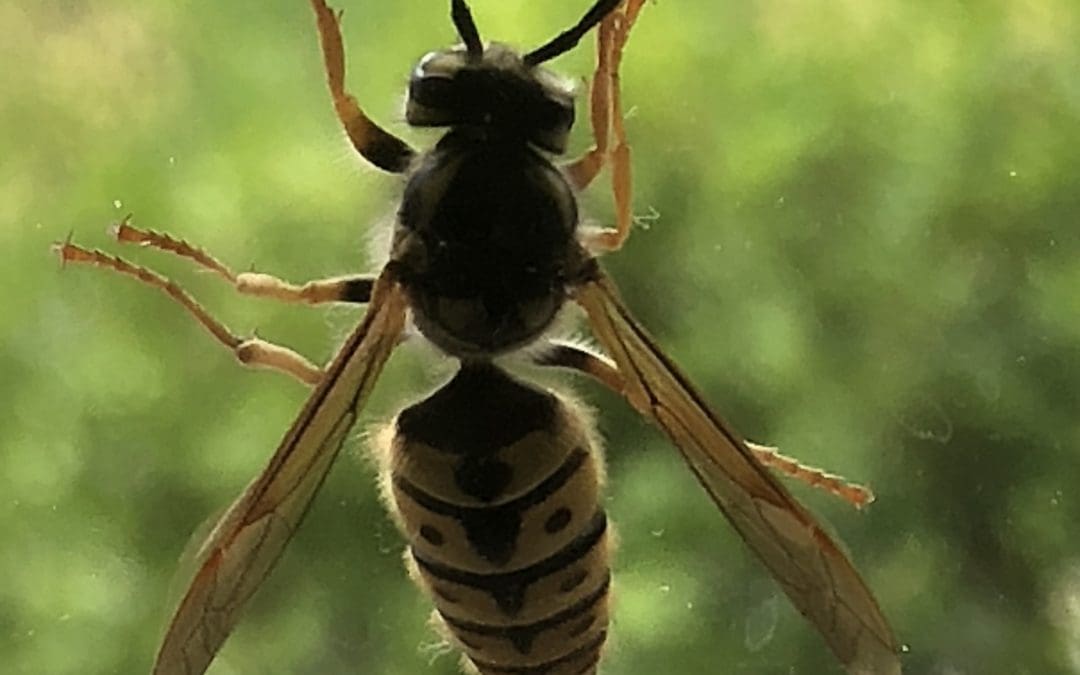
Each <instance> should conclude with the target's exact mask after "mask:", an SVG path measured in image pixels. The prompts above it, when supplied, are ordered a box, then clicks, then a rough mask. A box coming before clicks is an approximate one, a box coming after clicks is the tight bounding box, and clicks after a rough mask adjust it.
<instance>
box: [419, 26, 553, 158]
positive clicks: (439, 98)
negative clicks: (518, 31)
mask: <svg viewBox="0 0 1080 675" xmlns="http://www.w3.org/2000/svg"><path fill="white" fill-rule="evenodd" d="M405 117H406V119H407V120H408V121H409V124H412V125H413V126H421V127H441V126H449V127H454V126H473V127H478V128H481V129H484V130H485V131H486V133H488V134H492V135H496V136H506V137H510V138H516V139H519V140H523V141H527V142H529V143H533V144H535V145H536V146H538V147H540V148H542V149H543V150H546V151H548V152H554V153H562V152H563V151H565V149H566V140H567V136H568V134H569V133H570V127H571V126H572V125H573V124H574V101H573V91H572V89H571V87H570V86H569V85H568V84H567V83H566V82H563V81H562V80H560V79H559V78H557V77H556V76H554V75H553V74H551V73H550V72H548V71H546V70H544V69H543V68H540V67H535V66H528V65H526V64H525V63H524V62H523V61H522V59H521V56H520V55H519V54H518V53H517V52H516V51H514V50H513V49H510V48H509V47H507V46H505V45H501V44H498V43H493V44H490V45H488V46H487V48H486V49H484V51H483V53H482V54H481V55H479V56H475V57H474V56H472V55H470V54H469V52H468V51H467V50H466V48H465V47H464V46H460V47H455V48H451V49H447V50H443V51H438V52H431V53H429V54H427V55H425V56H424V57H423V58H422V59H420V63H419V64H418V65H417V66H416V69H415V70H414V71H413V74H412V77H411V78H410V81H409V97H408V102H407V105H406V109H405Z"/></svg>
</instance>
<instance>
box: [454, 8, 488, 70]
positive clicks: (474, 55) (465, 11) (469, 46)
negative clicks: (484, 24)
mask: <svg viewBox="0 0 1080 675" xmlns="http://www.w3.org/2000/svg"><path fill="white" fill-rule="evenodd" d="M450 18H451V19H453V20H454V27H455V28H457V32H458V35H460V36H461V41H462V42H464V43H465V49H466V50H467V51H468V52H469V60H470V61H477V60H479V59H480V56H481V55H483V53H484V45H482V44H481V43H480V32H479V31H478V30H476V22H475V21H473V18H472V12H470V11H469V6H468V5H466V4H465V0H452V1H451V3H450Z"/></svg>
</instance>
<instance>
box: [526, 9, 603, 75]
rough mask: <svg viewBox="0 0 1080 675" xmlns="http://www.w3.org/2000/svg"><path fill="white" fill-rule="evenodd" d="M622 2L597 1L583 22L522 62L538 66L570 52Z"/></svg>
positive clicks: (531, 53) (530, 53)
mask: <svg viewBox="0 0 1080 675" xmlns="http://www.w3.org/2000/svg"><path fill="white" fill-rule="evenodd" d="M620 2H622V0H596V4H594V5H593V6H592V7H590V8H589V11H587V12H585V16H583V17H581V21H578V22H577V24H576V25H575V26H574V27H573V28H570V29H567V30H564V31H563V32H561V33H559V34H558V35H556V36H555V37H554V38H553V39H552V40H551V41H550V42H548V43H547V44H545V45H543V46H541V47H537V48H536V49H534V50H532V51H531V52H529V53H528V54H526V55H525V56H524V57H522V61H524V62H525V65H527V66H536V65H539V64H541V63H543V62H544V61H548V60H550V59H553V58H555V57H556V56H558V55H559V54H562V53H563V52H567V51H570V50H571V49H573V48H574V47H575V46H577V43H578V42H579V41H580V40H581V38H582V37H583V36H584V35H585V34H586V33H588V32H589V31H590V30H592V27H593V26H595V25H596V24H598V23H600V22H601V21H603V20H604V17H605V16H607V15H608V14H610V13H611V12H613V11H615V8H616V7H618V6H619V3H620Z"/></svg>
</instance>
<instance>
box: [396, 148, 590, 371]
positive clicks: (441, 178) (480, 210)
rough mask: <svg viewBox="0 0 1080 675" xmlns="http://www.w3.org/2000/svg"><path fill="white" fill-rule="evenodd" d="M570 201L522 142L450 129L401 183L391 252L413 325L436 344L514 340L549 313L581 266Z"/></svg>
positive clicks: (529, 336)
mask: <svg viewBox="0 0 1080 675" xmlns="http://www.w3.org/2000/svg"><path fill="white" fill-rule="evenodd" d="M576 226H577V205H576V202H575V200H574V194H573V191H572V190H571V189H570V186H569V185H568V184H567V183H566V180H565V178H564V177H563V175H562V173H561V172H560V171H559V170H558V169H557V168H555V167H554V166H553V165H552V164H551V163H550V162H549V161H548V160H547V158H546V157H544V156H543V155H542V154H541V153H540V152H538V151H537V150H536V149H535V148H533V147H532V146H531V145H529V144H527V143H519V142H512V141H510V140H507V139H502V140H494V139H492V138H491V137H490V136H488V135H486V134H484V133H482V132H480V131H478V130H476V129H474V128H471V127H455V128H453V129H451V131H450V132H448V133H447V134H446V136H444V137H443V138H442V140H441V141H440V142H439V143H438V145H437V146H436V147H435V148H434V149H433V150H432V151H430V152H429V153H426V154H425V155H424V156H423V158H422V159H421V160H420V162H419V163H418V164H417V165H416V167H415V170H414V172H413V174H412V176H411V177H410V179H409V182H408V184H407V185H406V188H405V194H404V198H403V200H402V204H401V210H400V212H399V225H398V231H397V235H396V239H395V245H394V251H393V257H394V259H395V261H396V262H397V263H398V265H399V267H400V269H401V275H402V276H401V278H402V281H403V283H404V285H405V287H406V289H407V291H408V293H409V295H410V304H411V306H412V308H413V314H414V318H415V321H416V325H417V327H418V328H419V329H420V331H421V332H423V333H424V335H425V336H426V337H427V338H428V339H430V340H431V341H432V342H434V343H435V344H436V345H438V346H439V347H441V348H442V349H444V350H445V351H447V352H449V353H451V354H455V355H458V356H466V357H469V356H476V355H488V354H494V353H498V352H503V351H506V350H509V349H513V348H515V347H518V346H521V345H524V344H526V343H528V342H530V341H532V340H534V339H535V338H536V337H537V336H539V335H540V333H541V332H543V331H544V330H545V329H546V328H547V327H548V326H549V325H550V324H551V322H552V321H553V319H554V318H555V315H556V313H557V312H558V310H559V308H560V307H561V306H562V304H563V302H564V300H565V297H566V286H567V283H568V281H569V280H572V279H574V278H576V275H577V274H578V273H579V270H580V269H581V266H582V265H583V260H584V258H583V253H582V252H581V249H580V247H579V246H578V244H577V241H576V238H575V230H576Z"/></svg>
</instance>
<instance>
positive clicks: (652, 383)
mask: <svg viewBox="0 0 1080 675" xmlns="http://www.w3.org/2000/svg"><path fill="white" fill-rule="evenodd" d="M598 275H599V276H597V277H596V278H595V279H594V280H592V281H588V282H586V283H584V284H582V285H581V286H579V287H577V288H576V289H575V291H574V298H575V300H576V301H577V303H578V304H579V305H581V307H582V308H583V309H584V310H585V312H586V314H587V315H588V318H589V321H590V324H591V326H592V330H593V332H594V334H595V336H596V339H597V340H598V341H599V342H600V344H601V345H602V346H603V348H604V350H605V351H606V352H607V353H608V354H609V355H610V356H611V357H612V358H613V359H614V360H615V363H616V365H617V367H618V369H619V370H620V371H621V373H622V379H623V392H622V393H623V395H624V396H625V397H626V399H627V400H628V401H629V402H630V404H631V405H632V406H633V407H634V408H635V409H636V410H637V411H638V412H639V413H641V414H642V415H644V416H645V417H647V418H649V419H650V420H652V421H653V422H655V423H656V424H657V425H658V426H659V427H660V428H661V429H662V430H663V431H664V433H666V434H667V436H668V437H669V438H670V439H671V440H672V441H673V442H674V443H675V445H676V446H677V447H678V448H679V450H680V452H682V455H683V458H684V459H685V460H686V462H687V464H688V465H689V466H690V469H691V470H692V471H693V472H694V475H696V476H697V479H698V481H700V482H701V484H702V486H704V488H705V490H706V491H707V492H708V493H709V495H710V496H711V497H712V498H713V501H715V502H716V505H717V506H718V507H719V508H720V510H721V511H723V512H724V515H726V516H727V518H728V520H730V521H731V524H732V525H734V526H735V529H736V530H738V532H739V534H740V535H742V538H743V539H744V540H745V541H746V543H747V544H749V546H750V548H751V549H753V551H754V552H755V553H756V554H757V556H758V557H759V558H760V559H761V561H762V562H764V563H765V566H766V567H768V568H769V570H770V571H771V572H772V573H773V576H774V577H776V580H777V581H779V582H780V586H781V587H782V588H783V589H784V592H785V593H787V595H788V597H789V598H790V599H791V601H792V602H793V603H794V604H795V607H796V608H797V609H798V610H799V611H800V612H801V613H802V614H803V615H805V616H806V617H807V618H808V619H809V620H810V621H811V622H812V623H813V624H814V625H815V626H816V627H817V629H818V631H820V632H821V634H822V635H823V636H824V638H825V641H826V642H827V643H828V645H829V647H830V648H831V649H832V651H833V652H834V653H835V654H836V656H837V657H838V658H839V659H840V661H841V662H842V663H843V664H844V666H845V668H846V669H847V671H848V672H849V673H851V674H852V675H893V674H898V673H900V659H899V656H898V653H899V649H898V647H897V644H896V639H895V637H894V636H893V633H892V630H891V629H890V628H889V625H888V623H887V622H886V620H885V617H884V616H883V615H882V613H881V609H880V608H879V607H878V604H877V601H876V600H875V599H874V596H873V594H872V593H871V592H870V589H869V588H867V586H866V584H865V583H864V582H863V580H862V578H861V577H860V576H859V573H858V572H857V571H856V570H855V568H854V567H853V566H852V564H851V562H850V561H849V560H848V558H847V556H846V555H845V554H844V553H843V551H841V550H840V548H839V547H838V546H837V545H836V543H835V542H833V540H832V539H831V538H830V537H829V535H828V534H826V533H825V532H824V531H823V530H822V528H821V526H820V525H818V523H817V522H816V521H815V520H814V517H813V516H812V515H810V513H809V512H808V511H806V509H804V508H803V507H802V506H801V505H800V504H799V503H798V502H796V501H795V499H794V498H793V497H792V496H791V495H790V494H789V493H788V491H787V490H786V489H785V488H784V487H783V486H782V485H781V484H780V483H779V482H778V481H777V480H776V478H774V477H773V476H772V475H771V474H770V473H769V472H768V471H767V470H766V469H765V468H764V467H762V466H761V464H759V463H758V462H757V461H756V460H755V459H754V457H753V455H752V453H751V452H750V450H749V449H748V448H747V447H746V443H745V441H743V439H742V438H740V437H739V436H738V435H737V434H736V433H735V432H734V431H733V430H732V429H731V428H730V427H728V426H727V424H725V423H724V422H723V420H721V419H720V418H719V417H718V416H717V415H716V414H715V413H714V412H713V411H712V409H711V408H710V407H709V405H708V404H707V403H706V402H705V400H704V399H703V398H702V396H701V394H700V393H698V391H697V390H696V389H695V388H694V386H693V385H692V384H690V382H689V380H687V378H686V376H685V375H683V373H682V372H681V371H680V370H679V368H678V367H677V366H676V365H675V364H674V363H673V362H672V361H671V359H670V358H669V357H667V356H666V355H665V354H664V353H663V352H662V351H661V350H660V348H659V347H658V346H657V345H656V343H655V342H654V341H653V339H652V338H651V337H650V336H649V334H648V333H647V332H646V331H645V329H644V328H643V327H642V326H641V325H640V324H639V323H638V322H637V321H636V320H635V319H634V318H633V317H632V316H631V315H630V313H629V312H628V311H627V309H626V307H625V306H624V305H623V304H622V301H621V300H620V299H619V296H618V292H617V291H616V289H615V286H614V284H613V283H612V282H611V280H610V279H609V278H608V277H607V276H606V275H604V274H603V272H599V270H598Z"/></svg>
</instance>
